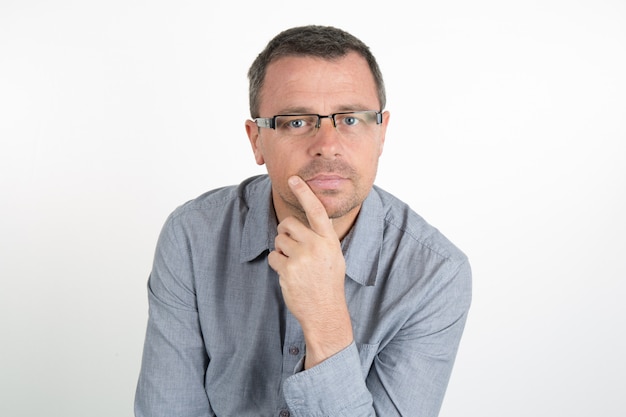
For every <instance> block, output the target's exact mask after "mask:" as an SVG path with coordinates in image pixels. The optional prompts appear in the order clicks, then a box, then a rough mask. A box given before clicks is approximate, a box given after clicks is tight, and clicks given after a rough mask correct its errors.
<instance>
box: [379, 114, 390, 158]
mask: <svg viewBox="0 0 626 417" xmlns="http://www.w3.org/2000/svg"><path fill="white" fill-rule="evenodd" d="M389 117H390V113H389V111H387V110H385V111H384V112H383V123H382V127H381V129H382V131H381V136H380V149H379V152H378V156H380V155H382V154H383V147H384V145H385V136H386V134H387V125H388V124H389Z"/></svg>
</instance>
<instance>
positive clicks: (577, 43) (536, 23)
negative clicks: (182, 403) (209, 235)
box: [0, 0, 626, 417]
mask: <svg viewBox="0 0 626 417" xmlns="http://www.w3.org/2000/svg"><path fill="white" fill-rule="evenodd" d="M310 23H314V24H330V25H335V26H339V27H342V28H344V29H347V30H348V31H350V32H352V33H353V34H355V35H356V36H358V37H360V38H361V39H362V40H363V41H365V42H366V43H367V44H369V45H370V47H371V49H372V50H373V52H374V54H375V55H376V56H377V58H378V60H379V63H380V65H381V67H382V70H383V73H384V76H385V79H386V83H387V89H388V98H389V102H388V107H387V108H388V110H390V111H391V114H392V118H391V125H390V127H389V130H388V134H387V143H386V148H385V152H384V154H383V156H382V159H381V166H380V173H379V178H378V184H379V185H381V186H382V187H384V188H386V189H388V190H389V191H392V192H393V193H395V194H396V195H398V196H399V197H401V198H402V199H404V200H405V201H407V202H408V203H410V204H411V206H412V207H413V208H414V209H415V210H416V211H417V212H418V213H420V214H421V215H423V216H424V217H425V218H426V219H427V220H428V221H429V222H431V223H432V224H434V225H435V226H437V227H438V228H439V229H440V230H442V231H443V232H444V234H446V235H447V236H448V237H449V238H450V239H452V240H453V241H454V242H455V243H457V244H458V245H459V246H460V247H461V248H462V249H463V250H464V251H465V252H466V253H467V254H468V255H469V257H470V259H471V262H472V265H473V270H474V301H473V305H472V309H471V315H470V319H469V321H468V324H467V327H466V332H465V335H464V338H463V341H462V343H461V349H460V352H459V355H458V358H457V363H456V366H455V369H454V372H453V375H452V379H451V381H450V386H449V389H448V393H447V396H446V399H445V401H444V405H443V409H442V412H441V416H442V417H452V416H477V417H501V416H503V415H505V416H508V417H517V416H520V417H521V416H524V417H527V416H535V417H537V416H541V417H543V416H546V417H553V416H569V417H578V416H580V417H583V416H584V417H591V416H594V417H595V416H603V417H617V416H623V415H624V414H623V413H624V410H625V409H626V396H625V395H624V393H625V392H626V383H625V382H624V375H625V374H626V359H625V352H626V308H625V307H624V299H625V296H626V283H625V280H626V253H625V252H626V239H625V235H626V220H625V219H624V214H625V213H626V202H625V200H626V199H625V197H626V150H625V142H626V2H624V1H623V0H614V1H608V0H578V1H576V0H574V1H565V0H563V1H557V0H543V1H524V2H522V1H519V2H505V1H496V0H494V1H486V0H480V1H471V2H470V1H461V0H455V1H439V2H435V1H428V2H425V1H417V2H406V1H397V2H394V1H383V2H380V1H376V2H373V1H358V2H357V1H351V2H339V1H335V0H333V1H326V0H322V1H313V2H308V4H307V3H305V2H302V3H298V2H287V1H278V0H270V1H265V2H259V3H253V2H245V3H240V2H236V1H229V2H217V1H205V2H202V1H176V2H174V1H172V2H165V1H147V0H146V1H121V0H115V1H107V2H104V1H102V2H100V1H91V2H90V1H69V0H56V1H43V0H41V1H35V0H21V1H17V0H16V1H11V0H9V1H7V0H0V143H1V145H0V186H1V188H0V213H1V216H0V279H1V281H0V282H1V287H0V337H1V342H0V415H2V416H7V417H17V416H42V415H46V416H63V417H73V416H76V417H79V416H80V417H84V416H90V417H98V416H107V417H108V416H116V417H120V416H131V415H132V401H133V395H134V389H135V384H136V379H137V374H138V371H139V366H140V359H141V350H142V343H143V337H144V332H145V325H146V318H147V298H146V287H145V285H146V280H147V277H148V274H149V271H150V266H151V261H152V255H153V251H154V246H155V243H156V239H157V235H158V233H159V231H160V228H161V226H162V224H163V221H164V220H165V217H166V216H167V215H168V214H169V212H171V211H172V210H173V209H174V208H175V207H176V206H178V205H179V204H181V203H183V202H184V201H186V200H189V199H191V198H193V197H195V196H197V195H198V194H200V193H202V192H204V191H206V190H208V189H211V188H214V187H217V186H221V185H226V184H234V183H238V182H239V181H240V180H242V179H243V178H245V177H247V176H250V175H253V174H257V173H261V172H263V167H257V166H256V165H255V163H254V159H253V156H252V152H251V151H250V149H249V145H248V142H247V138H246V136H245V130H244V124H243V123H244V120H245V119H246V118H247V117H248V112H247V109H248V107H247V106H248V103H247V79H246V72H247V69H248V67H249V65H250V63H251V62H252V60H253V59H254V58H255V57H256V55H257V54H258V52H260V50H261V49H262V48H263V47H264V45H265V44H266V42H267V41H268V40H269V39H270V38H271V37H272V36H274V35H275V34H276V33H278V32H279V31H280V30H283V29H286V28H288V27H290V26H295V25H300V24H310Z"/></svg>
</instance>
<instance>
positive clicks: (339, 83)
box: [260, 52, 379, 114]
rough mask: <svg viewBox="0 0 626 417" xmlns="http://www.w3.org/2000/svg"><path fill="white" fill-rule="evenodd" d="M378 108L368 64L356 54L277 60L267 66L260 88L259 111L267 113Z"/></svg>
mask: <svg viewBox="0 0 626 417" xmlns="http://www.w3.org/2000/svg"><path fill="white" fill-rule="evenodd" d="M355 106H356V107H355ZM378 106H379V104H378V92H377V89H376V83H375V81H374V76H373V75H372V72H371V70H370V68H369V66H368V64H367V61H366V60H365V59H364V58H363V57H362V56H361V55H359V54H357V53H355V52H352V53H349V54H347V55H345V56H343V57H340V58H336V59H332V60H328V59H323V58H318V57H310V56H288V57H282V58H279V59H277V60H276V61H274V62H272V63H271V64H270V65H269V66H268V67H267V71H266V74H265V80H264V83H263V88H262V89H261V102H260V110H261V112H263V113H266V114H267V112H281V111H285V110H288V109H292V108H293V109H302V110H307V111H310V112H315V113H321V112H332V111H340V110H350V109H351V110H371V109H375V108H377V107H378ZM274 114H276V113H274Z"/></svg>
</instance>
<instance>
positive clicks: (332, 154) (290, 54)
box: [246, 26, 389, 232]
mask: <svg viewBox="0 0 626 417" xmlns="http://www.w3.org/2000/svg"><path fill="white" fill-rule="evenodd" d="M372 68H373V69H372ZM250 85H251V92H250V97H251V112H252V115H253V116H254V120H248V121H247V122H246V132H247V134H248V138H249V140H250V144H251V145H252V149H253V152H254V155H255V159H256V162H257V163H258V164H260V165H262V164H265V165H266V168H267V172H268V174H269V176H270V179H271V181H272V197H273V202H274V208H275V210H276V214H277V217H278V219H279V220H282V219H283V218H285V217H287V216H296V217H298V218H300V219H301V220H302V221H305V222H306V220H307V219H306V216H305V214H304V211H303V209H302V207H301V205H300V203H299V202H298V200H297V198H296V197H295V195H294V194H293V193H292V191H291V190H290V188H289V186H288V184H287V180H288V178H289V177H291V176H293V175H297V176H299V177H301V178H302V179H303V180H304V181H305V182H306V183H307V184H308V186H309V187H310V188H311V190H312V191H313V192H314V193H315V195H316V196H317V198H318V199H319V200H320V201H321V202H322V204H323V205H324V207H325V209H326V211H327V214H328V216H329V217H330V218H332V219H333V222H334V223H333V224H334V225H335V228H336V229H340V230H342V231H343V232H345V231H347V229H349V227H350V226H351V225H352V223H353V222H354V219H355V218H356V216H357V214H358V212H359V210H360V208H361V204H362V203H363V200H364V199H365V198H366V197H367V195H368V194H369V192H370V190H371V187H372V185H373V183H374V179H375V177H376V171H377V167H378V158H379V157H380V155H381V153H382V150H383V144H384V140H385V132H386V128H387V123H388V121H389V113H388V112H387V111H382V110H383V106H384V103H385V94H384V87H383V82H382V77H381V75H380V71H379V70H378V66H377V65H376V62H375V60H374V57H373V56H372V55H371V53H370V52H369V50H368V48H367V46H365V45H364V44H363V43H362V42H361V41H359V40H358V39H356V38H354V37H353V36H352V35H349V34H347V33H345V32H343V31H340V30H338V29H335V28H327V27H319V26H307V27H304V28H294V29H290V30H288V31H285V32H282V33H281V34H279V35H278V36H277V37H276V38H274V39H273V40H272V41H270V43H269V45H268V47H267V48H266V49H265V51H264V52H262V53H261V55H259V57H258V58H257V59H256V60H255V62H254V64H253V65H252V68H251V69H250ZM346 113H349V114H348V115H346Z"/></svg>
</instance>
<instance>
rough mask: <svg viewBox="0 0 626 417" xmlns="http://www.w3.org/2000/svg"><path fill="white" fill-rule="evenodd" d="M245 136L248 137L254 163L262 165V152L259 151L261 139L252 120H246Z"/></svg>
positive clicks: (263, 161) (257, 128)
mask: <svg viewBox="0 0 626 417" xmlns="http://www.w3.org/2000/svg"><path fill="white" fill-rule="evenodd" d="M246 134H247V135H248V140H249V141H250V145H251V146H252V152H253V153H254V159H255V160H256V163H257V164H259V165H263V164H264V163H265V159H264V158H263V152H262V151H261V146H260V145H261V144H260V142H261V137H260V135H259V127H258V126H257V125H256V123H254V122H253V121H252V120H246Z"/></svg>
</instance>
